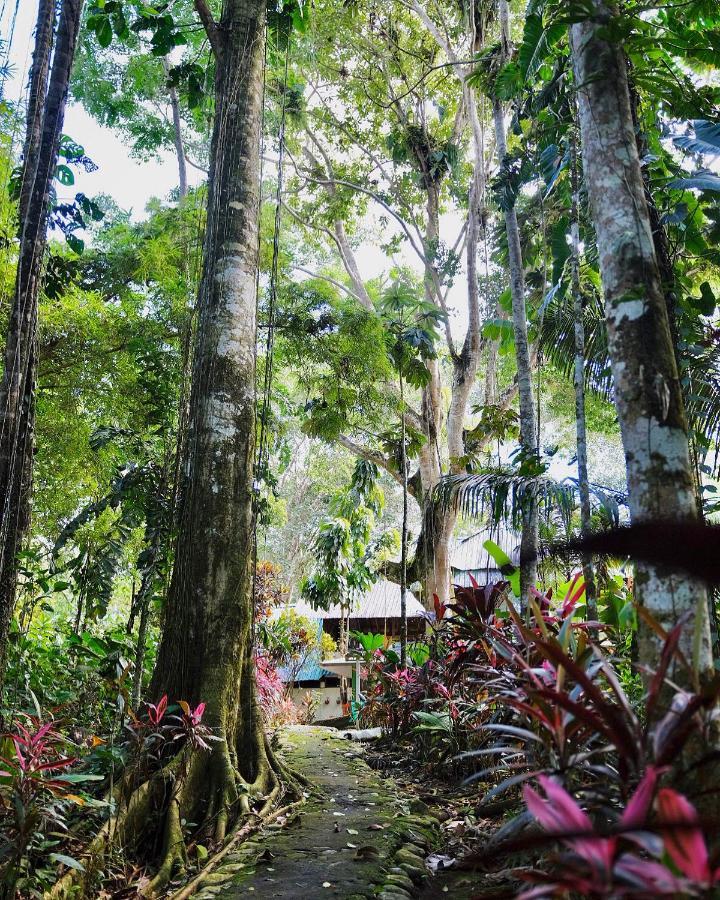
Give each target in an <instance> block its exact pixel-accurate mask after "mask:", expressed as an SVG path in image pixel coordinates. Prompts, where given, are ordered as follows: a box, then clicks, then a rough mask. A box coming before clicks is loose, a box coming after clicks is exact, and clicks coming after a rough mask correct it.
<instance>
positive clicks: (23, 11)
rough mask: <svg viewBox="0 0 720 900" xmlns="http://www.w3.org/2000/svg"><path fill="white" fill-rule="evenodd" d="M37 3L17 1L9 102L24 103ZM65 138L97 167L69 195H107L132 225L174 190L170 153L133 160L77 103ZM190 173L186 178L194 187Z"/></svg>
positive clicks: (5, 28)
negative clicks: (155, 201)
mask: <svg viewBox="0 0 720 900" xmlns="http://www.w3.org/2000/svg"><path fill="white" fill-rule="evenodd" d="M14 6H15V4H14V2H13V0H0V9H1V10H2V14H1V15H0V35H2V37H3V38H4V39H5V40H7V38H8V36H9V33H10V27H11V22H12V15H13V12H14ZM36 15H37V3H34V2H32V0H20V5H19V8H18V14H17V20H16V23H15V32H14V34H13V41H12V47H11V49H10V64H11V66H12V71H11V76H10V78H9V79H8V81H7V83H6V85H5V96H6V97H7V99H8V100H11V101H17V100H19V99H24V97H25V92H26V90H27V79H28V73H29V71H30V64H31V62H32V44H33V29H34V27H35V17H36ZM63 131H64V133H65V134H68V135H70V137H71V138H72V139H73V140H75V141H77V142H78V143H79V144H82V146H83V147H84V148H85V152H86V154H87V155H88V156H89V157H90V159H92V160H93V162H94V163H95V164H96V165H97V166H98V167H99V168H98V170H97V171H96V172H92V173H89V174H88V173H85V172H84V171H83V170H82V169H80V170H77V169H75V184H74V185H73V187H72V189H70V190H72V192H73V194H74V193H77V192H78V191H82V192H83V193H85V194H87V195H88V196H91V197H92V196H94V195H95V194H109V195H110V196H111V197H113V198H114V199H115V201H116V202H117V203H118V205H119V206H120V207H121V208H123V209H129V210H132V214H133V219H135V220H138V219H142V218H143V215H144V210H145V205H146V203H147V202H148V200H149V199H150V198H151V197H161V198H162V197H165V196H167V194H168V193H169V192H170V191H171V190H172V189H173V188H174V187H177V183H178V175H177V166H176V164H175V158H174V156H173V154H172V153H164V154H162V157H161V159H159V160H151V161H148V162H145V161H141V160H137V159H134V158H133V157H131V156H130V155H129V153H128V149H127V147H125V146H124V145H123V143H122V142H121V140H120V138H119V137H118V136H117V135H116V134H115V133H114V132H113V131H112V130H111V129H109V128H104V127H102V126H101V125H98V123H97V122H96V121H95V120H94V119H92V118H91V117H90V116H89V115H88V114H87V113H86V112H85V110H84V109H83V108H82V107H81V106H79V105H78V104H77V103H73V104H69V105H68V108H67V110H66V113H65V125H64V128H63ZM194 174H199V173H194V170H192V169H191V170H190V171H189V172H188V177H189V178H190V180H191V182H192V181H193V175H194Z"/></svg>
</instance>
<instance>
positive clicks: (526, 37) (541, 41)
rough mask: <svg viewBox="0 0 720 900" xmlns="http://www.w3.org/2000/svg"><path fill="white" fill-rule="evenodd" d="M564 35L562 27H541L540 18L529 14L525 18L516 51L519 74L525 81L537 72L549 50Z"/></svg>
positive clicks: (563, 27) (541, 21) (534, 14)
mask: <svg viewBox="0 0 720 900" xmlns="http://www.w3.org/2000/svg"><path fill="white" fill-rule="evenodd" d="M564 34H565V26H564V25H550V26H549V27H547V28H546V27H545V26H544V25H543V20H542V16H539V15H537V14H536V13H531V14H530V15H528V16H526V18H525V30H524V32H523V41H522V44H521V45H520V50H519V51H518V62H519V64H520V74H521V75H522V77H523V78H524V79H525V80H527V79H529V78H532V76H533V75H535V73H536V72H537V71H538V69H539V68H540V66H541V65H542V64H543V61H544V60H545V58H546V57H547V56H548V54H549V52H550V48H551V47H552V46H553V45H554V44H556V43H557V42H558V41H559V40H560V38H561V37H562V36H563V35H564Z"/></svg>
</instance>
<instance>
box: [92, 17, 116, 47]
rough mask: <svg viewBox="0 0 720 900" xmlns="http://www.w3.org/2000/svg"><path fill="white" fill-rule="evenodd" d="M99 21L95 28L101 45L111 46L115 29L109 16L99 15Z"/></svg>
mask: <svg viewBox="0 0 720 900" xmlns="http://www.w3.org/2000/svg"><path fill="white" fill-rule="evenodd" d="M98 19H99V21H98V23H97V26H96V28H95V36H96V37H97V42H98V44H100V46H101V47H109V46H110V44H112V37H113V29H112V24H111V22H110V19H109V17H108V16H102V17H100V16H98Z"/></svg>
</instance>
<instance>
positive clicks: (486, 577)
mask: <svg viewBox="0 0 720 900" xmlns="http://www.w3.org/2000/svg"><path fill="white" fill-rule="evenodd" d="M487 540H491V541H494V542H495V543H496V544H497V545H498V546H499V547H500V548H501V549H502V550H504V551H505V553H507V555H508V556H509V557H510V559H511V560H512V561H513V563H514V564H515V565H518V563H519V560H520V535H519V534H517V533H516V532H514V531H511V530H510V529H509V528H505V527H504V526H502V525H496V526H494V527H492V528H484V529H482V530H481V531H476V532H475V534H471V535H469V536H468V537H465V538H458V539H456V540H454V541H453V543H452V545H451V547H450V568H451V569H452V579H453V581H454V582H455V584H461V585H463V586H465V587H469V585H470V579H469V577H468V573H470V574H472V576H473V578H475V580H476V581H478V582H479V583H480V584H489V583H490V582H492V581H497V580H498V579H499V578H501V577H502V576H501V574H500V569H499V567H498V564H497V563H496V562H495V560H494V559H493V558H492V556H490V554H489V553H488V551H487V550H486V549H485V547H483V544H484V543H485V541H487Z"/></svg>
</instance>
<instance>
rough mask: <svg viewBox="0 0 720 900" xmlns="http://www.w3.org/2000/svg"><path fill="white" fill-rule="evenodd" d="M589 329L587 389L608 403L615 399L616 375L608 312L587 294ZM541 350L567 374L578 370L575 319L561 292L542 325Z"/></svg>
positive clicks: (585, 321)
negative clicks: (608, 339)
mask: <svg viewBox="0 0 720 900" xmlns="http://www.w3.org/2000/svg"><path fill="white" fill-rule="evenodd" d="M583 326H584V329H585V388H586V390H589V391H592V392H593V393H595V394H598V395H599V396H601V397H603V398H604V399H606V400H611V399H612V374H611V369H610V356H609V354H608V344H607V330H606V327H605V311H604V310H603V307H602V301H601V300H600V298H599V297H597V296H596V295H595V294H592V295H590V296H589V297H588V296H587V295H586V302H585V305H584V307H583ZM539 338H540V349H541V350H542V353H543V356H544V357H545V358H546V359H548V360H549V361H550V362H551V363H552V364H553V365H554V366H555V368H556V369H558V370H559V371H560V372H562V374H563V375H565V376H567V377H568V378H571V377H572V376H573V372H574V369H575V318H574V316H573V309H572V303H571V302H570V299H569V297H568V296H567V294H565V295H564V296H561V292H560V291H557V292H556V293H555V296H554V297H553V299H552V300H551V301H550V302H549V303H548V304H547V306H546V307H545V310H544V312H543V315H542V319H541V321H540V323H539Z"/></svg>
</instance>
